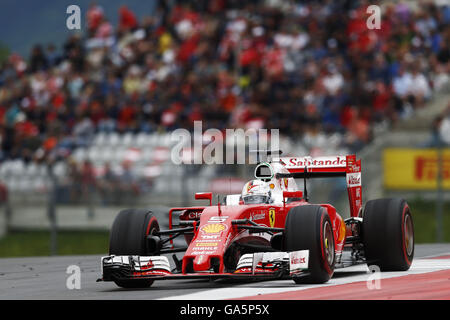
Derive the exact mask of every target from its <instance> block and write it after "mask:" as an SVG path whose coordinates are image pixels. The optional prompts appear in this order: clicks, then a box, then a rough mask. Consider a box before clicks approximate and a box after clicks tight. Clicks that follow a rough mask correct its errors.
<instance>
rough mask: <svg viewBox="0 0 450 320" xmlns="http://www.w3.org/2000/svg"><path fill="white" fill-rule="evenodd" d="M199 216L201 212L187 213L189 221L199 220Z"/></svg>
mask: <svg viewBox="0 0 450 320" xmlns="http://www.w3.org/2000/svg"><path fill="white" fill-rule="evenodd" d="M201 215H202V213H201V212H199V211H194V212H189V215H188V217H189V219H199V218H200V216H201Z"/></svg>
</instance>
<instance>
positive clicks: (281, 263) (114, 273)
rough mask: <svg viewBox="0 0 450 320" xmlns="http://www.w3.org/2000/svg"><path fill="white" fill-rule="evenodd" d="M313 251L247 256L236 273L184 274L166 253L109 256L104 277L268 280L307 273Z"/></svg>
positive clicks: (103, 265)
mask: <svg viewBox="0 0 450 320" xmlns="http://www.w3.org/2000/svg"><path fill="white" fill-rule="evenodd" d="M308 260H309V251H308V250H300V251H293V252H258V253H253V254H245V255H243V256H242V257H241V258H240V260H239V262H238V265H237V268H236V270H235V271H234V272H222V273H216V272H213V271H208V272H196V273H181V272H179V271H177V270H176V269H175V270H171V268H170V263H169V260H168V259H167V257H165V256H115V255H111V256H106V257H102V258H101V266H102V278H100V279H98V281H115V280H133V279H148V280H168V279H202V278H203V279H205V278H207V279H237V280H238V279H242V280H244V279H247V280H249V279H252V280H266V279H277V278H286V277H300V276H304V275H307V274H308V272H307V270H308V262H309V261H308Z"/></svg>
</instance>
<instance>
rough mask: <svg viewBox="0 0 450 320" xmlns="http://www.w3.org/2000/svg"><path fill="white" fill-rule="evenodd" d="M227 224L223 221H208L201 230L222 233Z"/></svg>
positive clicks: (208, 232)
mask: <svg viewBox="0 0 450 320" xmlns="http://www.w3.org/2000/svg"><path fill="white" fill-rule="evenodd" d="M226 229H227V226H226V225H225V224H223V223H208V224H206V225H204V226H203V227H201V228H200V231H201V232H203V233H207V234H214V233H221V232H222V231H224V230H226Z"/></svg>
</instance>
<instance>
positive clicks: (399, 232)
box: [362, 199, 414, 271]
mask: <svg viewBox="0 0 450 320" xmlns="http://www.w3.org/2000/svg"><path fill="white" fill-rule="evenodd" d="M362 238H363V244H364V253H365V257H366V260H367V264H368V265H369V266H372V265H376V266H378V267H379V268H380V271H406V270H408V269H409V267H410V266H411V263H412V260H413V258H414V225H413V219H412V215H411V211H410V209H409V206H408V204H407V203H406V201H405V200H403V199H377V200H371V201H368V202H367V203H366V206H365V208H364V214H363V224H362Z"/></svg>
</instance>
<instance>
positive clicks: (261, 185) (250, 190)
mask: <svg viewBox="0 0 450 320" xmlns="http://www.w3.org/2000/svg"><path fill="white" fill-rule="evenodd" d="M242 200H243V201H244V204H261V203H269V200H270V188H269V185H268V184H267V183H266V182H264V181H261V180H252V181H249V182H247V183H246V184H245V186H244V188H243V189H242Z"/></svg>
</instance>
